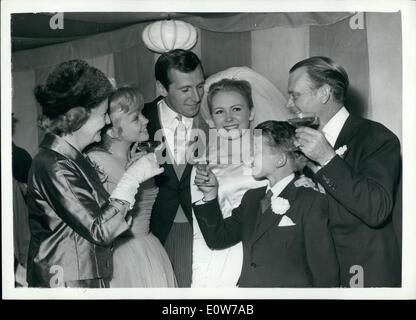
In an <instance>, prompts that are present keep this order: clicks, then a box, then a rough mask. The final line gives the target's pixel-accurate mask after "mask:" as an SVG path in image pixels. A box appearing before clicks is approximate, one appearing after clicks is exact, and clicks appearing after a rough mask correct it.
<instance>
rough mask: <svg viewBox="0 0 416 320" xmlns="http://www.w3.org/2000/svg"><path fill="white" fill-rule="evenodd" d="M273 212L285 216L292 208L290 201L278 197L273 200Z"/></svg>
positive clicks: (273, 197)
mask: <svg viewBox="0 0 416 320" xmlns="http://www.w3.org/2000/svg"><path fill="white" fill-rule="evenodd" d="M271 205H272V210H273V212H274V213H275V214H277V215H283V214H285V213H286V211H287V210H289V208H290V204H289V201H287V199H285V198H282V197H277V196H272V198H271Z"/></svg>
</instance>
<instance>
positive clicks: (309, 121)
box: [287, 112, 319, 129]
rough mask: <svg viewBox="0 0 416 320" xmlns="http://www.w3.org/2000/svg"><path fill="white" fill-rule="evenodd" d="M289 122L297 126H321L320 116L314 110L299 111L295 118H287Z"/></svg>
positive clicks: (315, 127) (314, 127)
mask: <svg viewBox="0 0 416 320" xmlns="http://www.w3.org/2000/svg"><path fill="white" fill-rule="evenodd" d="M287 122H289V123H290V124H291V125H292V126H294V127H296V128H299V127H309V128H312V129H318V127H319V118H318V116H317V115H316V114H315V113H313V112H299V113H297V114H296V117H295V118H290V119H287Z"/></svg>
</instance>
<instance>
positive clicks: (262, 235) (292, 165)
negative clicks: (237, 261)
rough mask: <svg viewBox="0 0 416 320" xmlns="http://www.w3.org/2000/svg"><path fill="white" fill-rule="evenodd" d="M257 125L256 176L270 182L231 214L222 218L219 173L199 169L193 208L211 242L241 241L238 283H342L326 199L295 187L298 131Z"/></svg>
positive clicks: (213, 245) (270, 123)
mask: <svg viewBox="0 0 416 320" xmlns="http://www.w3.org/2000/svg"><path fill="white" fill-rule="evenodd" d="M256 129H259V130H261V132H262V135H261V136H259V138H262V139H261V140H257V142H258V143H256V144H255V147H254V165H253V176H254V178H256V179H267V180H268V182H269V184H268V186H266V187H260V188H256V189H251V190H248V191H247V192H246V193H245V194H244V196H243V198H242V200H241V204H240V205H239V206H238V207H237V208H235V209H234V210H233V212H232V215H231V216H230V217H228V218H226V219H223V217H222V214H221V210H220V207H219V204H218V200H217V193H218V183H217V181H216V177H215V175H214V174H213V173H212V172H211V171H210V170H209V169H208V170H202V169H199V168H197V174H196V176H195V184H196V185H197V186H198V187H199V188H200V190H201V191H202V192H203V193H204V198H203V199H202V200H201V201H199V202H196V203H195V205H194V212H195V216H196V217H197V220H198V224H199V226H200V229H201V231H202V234H203V235H204V239H205V241H206V243H207V245H208V246H209V247H211V248H213V249H221V248H226V247H229V246H231V245H234V244H236V243H238V242H239V241H242V243H243V266H242V270H241V275H240V279H239V281H238V285H239V286H240V287H336V286H338V285H339V278H338V275H339V267H338V262H337V258H336V254H335V248H334V244H333V240H332V237H331V233H330V231H329V227H328V209H329V207H328V201H327V198H326V197H325V196H324V195H322V194H320V193H319V192H317V191H315V190H314V189H312V188H303V187H302V188H297V187H296V186H295V181H297V179H298V178H297V177H296V176H295V174H294V172H295V171H296V167H297V164H296V159H297V157H299V154H298V152H297V151H296V149H295V147H294V139H295V129H294V128H293V127H292V126H291V125H290V124H288V123H287V122H278V121H266V122H263V123H261V124H259V125H258V126H257V127H256ZM258 146H261V148H258ZM207 182H208V183H207Z"/></svg>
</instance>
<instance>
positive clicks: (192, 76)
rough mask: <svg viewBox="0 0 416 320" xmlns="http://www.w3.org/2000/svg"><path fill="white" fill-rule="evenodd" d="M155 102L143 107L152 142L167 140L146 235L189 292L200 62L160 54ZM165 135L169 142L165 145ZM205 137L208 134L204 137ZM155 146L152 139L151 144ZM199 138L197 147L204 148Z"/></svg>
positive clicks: (182, 53)
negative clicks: (162, 251)
mask: <svg viewBox="0 0 416 320" xmlns="http://www.w3.org/2000/svg"><path fill="white" fill-rule="evenodd" d="M155 77H156V86H157V89H158V92H159V93H160V96H159V97H158V98H157V99H156V100H154V101H153V102H150V103H147V104H145V107H144V109H143V115H144V116H145V117H146V118H147V119H149V124H148V130H149V136H150V138H151V139H155V137H156V136H157V135H158V134H159V133H162V135H163V136H164V137H167V138H166V145H165V146H166V149H165V152H166V158H167V159H169V161H166V162H165V163H164V164H163V165H162V167H163V168H164V169H165V172H164V173H163V174H162V175H160V176H158V177H156V179H155V180H156V185H157V186H158V187H159V193H158V195H157V198H156V201H155V204H154V206H153V210H152V214H151V219H150V231H151V232H152V233H153V234H154V235H155V236H156V237H158V238H159V240H160V242H161V243H162V244H163V245H164V246H165V249H166V251H167V253H168V255H169V258H170V260H171V262H172V265H173V270H174V271H175V275H176V279H177V281H178V286H179V287H190V286H191V277H192V239H193V231H192V209H191V192H190V173H191V169H192V164H191V163H189V159H188V154H189V152H188V150H190V149H192V146H191V144H192V143H193V142H194V141H193V140H192V139H191V137H192V131H193V129H201V130H203V131H205V132H208V126H207V125H206V123H205V121H204V120H203V119H202V118H201V116H200V115H199V107H200V104H201V98H202V96H203V94H204V73H203V69H202V65H201V61H200V60H199V58H198V56H197V55H196V54H194V53H193V52H191V51H187V50H182V49H175V50H172V51H168V52H165V53H163V54H162V55H161V56H160V57H159V58H158V60H157V62H156V65H155ZM169 133H172V135H171V136H173V135H174V139H169V136H170V135H169ZM206 135H208V134H206ZM156 140H157V139H156ZM202 140H203V139H202V138H201V139H200V140H199V143H202V144H205V142H203V141H202Z"/></svg>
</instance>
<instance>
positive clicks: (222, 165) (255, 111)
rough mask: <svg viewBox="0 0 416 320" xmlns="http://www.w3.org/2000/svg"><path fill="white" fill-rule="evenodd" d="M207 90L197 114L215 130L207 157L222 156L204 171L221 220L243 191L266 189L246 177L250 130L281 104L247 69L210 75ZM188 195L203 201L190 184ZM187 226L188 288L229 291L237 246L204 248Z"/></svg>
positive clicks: (238, 258)
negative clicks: (212, 183)
mask: <svg viewBox="0 0 416 320" xmlns="http://www.w3.org/2000/svg"><path fill="white" fill-rule="evenodd" d="M228 77H229V78H228ZM230 78H231V79H230ZM243 79H244V80H243ZM208 85H209V87H208V88H209V90H207V91H208V94H207V95H206V99H205V98H204V100H205V101H206V103H205V104H204V100H203V102H202V105H201V112H203V111H204V108H207V109H208V110H209V118H208V117H207V121H208V122H211V121H212V122H213V124H214V125H215V128H216V129H217V130H218V136H217V138H216V139H210V145H209V146H208V152H207V154H208V155H209V156H210V157H211V156H212V155H214V158H217V157H216V154H217V151H218V150H226V151H227V152H226V153H224V154H221V157H220V159H219V161H214V162H210V169H211V171H212V172H213V173H214V175H215V177H216V179H217V180H218V202H219V205H220V208H221V212H222V215H223V217H224V218H227V217H229V216H230V215H231V212H232V210H233V209H234V208H236V207H238V206H239V204H240V202H241V198H242V197H243V195H244V193H245V192H246V191H247V190H248V189H253V188H256V187H260V186H264V185H266V184H267V180H260V181H257V180H255V179H254V178H253V176H252V175H251V173H252V172H251V171H252V170H251V162H250V159H251V158H252V156H253V148H251V147H250V146H252V143H251V141H252V140H253V138H252V135H253V132H252V130H251V129H250V128H251V127H252V123H253V121H254V120H256V121H257V122H259V121H260V119H261V118H265V119H267V118H269V119H270V118H276V119H278V118H285V112H286V110H285V109H286V108H285V101H284V99H283V95H281V97H282V99H279V92H278V90H277V89H276V88H275V87H274V86H273V85H271V83H269V82H268V80H267V79H265V78H264V77H262V76H261V75H259V74H257V73H255V72H254V71H252V70H251V69H249V68H247V67H241V68H230V69H227V70H224V71H221V72H220V73H218V74H214V75H213V76H211V77H209V78H208V79H207V80H206V83H205V86H206V88H207V86H208ZM253 100H255V101H256V102H257V103H258V105H255V104H254V102H253ZM282 120H283V119H282ZM233 131H234V132H235V133H236V134H233ZM214 140H215V143H214ZM247 146H248V148H247ZM244 160H246V162H244ZM195 174H196V167H195V166H194V168H193V169H192V173H191V181H194V179H195ZM191 195H192V202H196V201H198V200H200V199H201V198H202V197H203V193H202V192H201V191H200V190H199V189H198V188H197V186H196V185H195V184H192V185H191ZM193 224H194V225H193V227H194V243H193V259H192V261H193V266H192V267H193V268H192V269H193V270H192V287H216V288H218V287H235V286H236V285H237V282H238V278H239V276H240V272H241V267H242V264H243V248H242V244H241V242H240V243H237V244H236V245H234V246H231V247H229V248H226V249H222V250H218V249H216V250H213V249H210V248H209V247H208V246H207V244H206V243H205V240H204V238H203V235H202V233H201V231H200V229H199V226H198V223H197V221H196V219H194V220H193Z"/></svg>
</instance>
